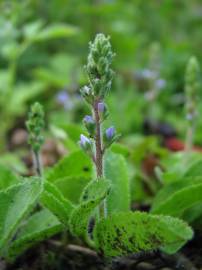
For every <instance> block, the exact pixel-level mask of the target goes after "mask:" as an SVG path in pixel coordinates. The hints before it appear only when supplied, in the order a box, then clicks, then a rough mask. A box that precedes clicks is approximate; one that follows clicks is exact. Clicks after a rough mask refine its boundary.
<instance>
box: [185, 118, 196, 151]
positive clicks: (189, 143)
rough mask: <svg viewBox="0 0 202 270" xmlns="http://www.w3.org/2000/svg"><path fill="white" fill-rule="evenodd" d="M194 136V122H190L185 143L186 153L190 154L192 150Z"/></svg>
mask: <svg viewBox="0 0 202 270" xmlns="http://www.w3.org/2000/svg"><path fill="white" fill-rule="evenodd" d="M193 137H194V123H190V125H189V127H188V129H187V135H186V144H185V152H186V154H189V153H190V151H191V150H192V146H193Z"/></svg>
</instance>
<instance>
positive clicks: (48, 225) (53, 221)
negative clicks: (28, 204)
mask: <svg viewBox="0 0 202 270" xmlns="http://www.w3.org/2000/svg"><path fill="white" fill-rule="evenodd" d="M62 229H63V226H62V224H61V223H60V222H59V220H58V219H57V218H56V217H55V215H53V214H52V213H51V212H50V211H49V210H48V209H43V210H41V211H40V212H37V213H35V214H33V215H32V216H31V217H30V218H29V219H28V220H27V222H26V223H25V224H24V225H23V227H22V228H21V230H20V232H19V233H18V234H17V238H16V240H15V241H14V242H12V244H11V246H10V247H9V249H8V255H7V256H8V257H9V258H10V259H14V258H15V257H17V256H18V255H20V254H22V253H23V252H24V251H25V250H26V249H28V248H29V247H31V246H33V245H35V244H36V243H37V242H39V241H42V240H45V239H48V238H50V237H51V236H53V235H55V234H56V233H58V232H60V231H61V230H62Z"/></svg>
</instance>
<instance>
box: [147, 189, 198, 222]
mask: <svg viewBox="0 0 202 270" xmlns="http://www.w3.org/2000/svg"><path fill="white" fill-rule="evenodd" d="M201 202H202V184H193V185H191V186H188V187H186V188H183V189H181V190H179V191H177V192H174V193H173V194H172V195H171V196H169V197H168V198H167V199H165V200H164V201H162V202H161V203H159V204H158V205H155V208H153V209H152V213H154V214H165V215H170V216H177V217H181V216H182V215H183V213H184V211H185V210H187V209H189V208H190V207H192V206H194V205H195V204H197V203H201Z"/></svg>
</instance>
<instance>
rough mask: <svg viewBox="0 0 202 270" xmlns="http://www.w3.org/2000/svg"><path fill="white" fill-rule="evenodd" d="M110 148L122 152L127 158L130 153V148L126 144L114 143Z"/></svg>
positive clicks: (115, 151) (117, 152)
mask: <svg viewBox="0 0 202 270" xmlns="http://www.w3.org/2000/svg"><path fill="white" fill-rule="evenodd" d="M110 149H111V151H112V152H113V153H116V154H121V155H123V156H124V157H125V158H127V157H128V156H129V155H130V149H129V148H128V147H126V146H125V145H124V144H120V143H113V144H112V146H111V147H110Z"/></svg>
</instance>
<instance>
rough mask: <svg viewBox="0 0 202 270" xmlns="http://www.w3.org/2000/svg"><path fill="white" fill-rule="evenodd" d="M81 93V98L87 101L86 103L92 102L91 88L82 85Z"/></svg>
mask: <svg viewBox="0 0 202 270" xmlns="http://www.w3.org/2000/svg"><path fill="white" fill-rule="evenodd" d="M80 92H81V95H82V96H83V98H84V99H85V100H86V101H87V102H88V103H92V102H93V98H94V96H93V92H92V89H91V88H90V87H88V86H86V85H85V86H84V87H83V88H81V90H80Z"/></svg>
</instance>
